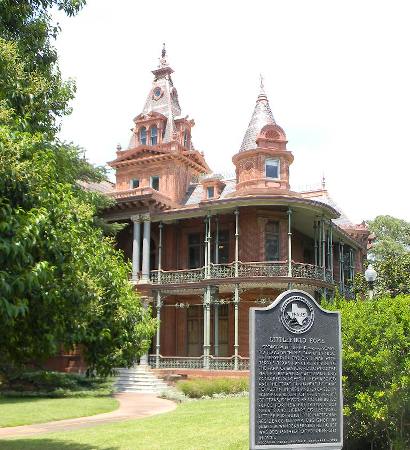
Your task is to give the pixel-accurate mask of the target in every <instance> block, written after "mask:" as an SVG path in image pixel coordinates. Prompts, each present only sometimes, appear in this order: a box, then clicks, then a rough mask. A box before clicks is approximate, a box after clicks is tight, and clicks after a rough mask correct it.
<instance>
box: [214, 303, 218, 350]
mask: <svg viewBox="0 0 410 450" xmlns="http://www.w3.org/2000/svg"><path fill="white" fill-rule="evenodd" d="M214 355H215V356H219V304H218V303H214Z"/></svg>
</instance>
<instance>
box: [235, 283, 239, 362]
mask: <svg viewBox="0 0 410 450" xmlns="http://www.w3.org/2000/svg"><path fill="white" fill-rule="evenodd" d="M234 308H235V337H234V356H235V358H234V369H235V370H238V366H239V361H238V359H239V358H238V356H239V284H235V297H234Z"/></svg>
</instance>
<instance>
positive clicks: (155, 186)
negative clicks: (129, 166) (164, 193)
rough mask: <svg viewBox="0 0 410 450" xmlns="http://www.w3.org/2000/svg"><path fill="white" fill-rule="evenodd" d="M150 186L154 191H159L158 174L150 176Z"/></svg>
mask: <svg viewBox="0 0 410 450" xmlns="http://www.w3.org/2000/svg"><path fill="white" fill-rule="evenodd" d="M151 187H152V189H155V190H156V191H159V176H153V177H151Z"/></svg>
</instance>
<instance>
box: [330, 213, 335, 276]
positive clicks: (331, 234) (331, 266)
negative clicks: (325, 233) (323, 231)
mask: <svg viewBox="0 0 410 450" xmlns="http://www.w3.org/2000/svg"><path fill="white" fill-rule="evenodd" d="M329 240H330V272H331V274H332V283H333V282H334V279H335V275H334V273H333V223H332V221H330V228H329Z"/></svg>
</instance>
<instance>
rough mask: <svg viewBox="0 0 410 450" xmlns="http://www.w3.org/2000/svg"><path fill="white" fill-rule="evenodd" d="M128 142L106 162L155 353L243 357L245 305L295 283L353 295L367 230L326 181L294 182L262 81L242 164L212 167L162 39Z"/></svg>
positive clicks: (157, 361)
mask: <svg viewBox="0 0 410 450" xmlns="http://www.w3.org/2000/svg"><path fill="white" fill-rule="evenodd" d="M152 73H153V75H154V78H153V83H152V87H151V88H150V90H149V93H148V97H147V100H146V102H145V105H144V107H143V109H142V111H141V113H140V114H138V115H137V116H136V117H135V119H134V127H133V131H132V136H131V140H130V143H129V146H128V148H126V149H122V148H121V147H120V146H118V147H117V152H116V157H115V159H114V160H113V161H111V162H110V163H109V165H110V166H111V167H112V168H113V169H115V174H116V182H115V186H111V191H110V192H107V195H109V196H110V197H112V198H113V199H114V200H115V204H114V206H112V207H111V208H110V209H109V210H107V211H106V213H105V218H106V219H107V220H109V221H117V222H122V223H126V224H127V226H126V227H125V228H124V229H123V230H122V231H121V232H120V233H119V235H118V238H117V239H118V247H119V248H121V249H122V250H123V251H124V254H125V256H126V257H128V258H129V259H130V260H131V261H132V274H130V278H131V280H132V283H133V284H134V286H135V289H136V290H137V291H138V292H139V293H140V295H141V297H142V299H143V301H144V302H146V303H148V304H149V305H151V307H152V311H153V314H154V315H155V316H156V317H158V319H159V321H158V329H157V335H156V336H155V337H154V340H153V343H152V347H151V350H150V355H149V356H148V360H149V364H150V365H151V366H152V367H157V368H167V367H170V368H172V367H174V368H197V369H198V368H205V369H239V370H240V369H246V368H247V367H248V315H249V314H248V313H249V308H250V307H253V306H260V305H263V304H265V305H266V304H268V303H270V302H272V301H273V300H274V299H275V298H276V296H277V295H278V294H279V293H280V292H283V291H284V290H286V289H288V288H289V287H293V288H301V289H303V290H305V291H307V292H309V293H310V294H312V295H313V296H314V297H315V298H317V299H320V298H321V297H322V296H327V297H329V298H331V296H332V295H333V294H334V292H335V289H336V288H337V289H338V290H339V291H340V292H342V293H344V294H345V295H350V282H351V280H352V277H353V276H354V274H355V272H356V271H360V270H362V262H363V258H364V257H365V255H366V244H367V236H368V232H367V230H366V229H365V227H363V226H362V225H358V226H355V225H353V224H352V223H351V222H350V221H349V220H348V219H347V218H346V217H345V216H344V215H343V214H342V213H341V211H339V210H338V208H337V206H336V204H335V203H334V202H333V201H332V200H331V199H330V198H329V196H328V194H327V191H326V189H325V186H324V185H323V186H322V187H321V188H318V189H317V190H311V191H307V192H295V191H293V190H292V189H291V187H290V179H289V169H290V166H291V164H292V163H293V155H292V152H291V151H289V150H288V149H287V140H286V134H285V132H284V130H283V129H282V128H281V127H280V126H279V125H278V124H277V123H276V120H275V119H274V116H273V114H272V111H271V109H270V106H269V101H268V98H267V96H266V94H265V93H264V90H263V86H261V90H260V93H259V95H258V97H257V99H256V104H255V108H254V111H253V113H252V116H251V120H250V122H249V126H248V128H247V129H246V130H244V138H243V141H242V144H241V146H240V147H239V150H237V151H233V152H232V162H233V164H234V166H235V170H236V176H235V177H234V178H229V179H225V178H224V177H222V176H221V175H218V174H216V173H213V172H212V171H211V169H210V168H209V166H208V164H207V162H206V160H205V158H204V155H203V153H201V152H200V151H198V150H196V149H195V148H194V146H193V144H192V139H191V133H192V128H193V126H194V122H193V120H189V119H188V118H187V117H186V116H184V115H182V114H181V107H180V105H179V100H178V93H177V90H176V88H175V87H174V84H173V81H172V73H173V70H172V69H171V67H170V66H169V64H168V62H167V59H166V54H165V50H163V52H162V58H161V59H160V63H159V66H158V68H157V69H155V70H153V71H152Z"/></svg>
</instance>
